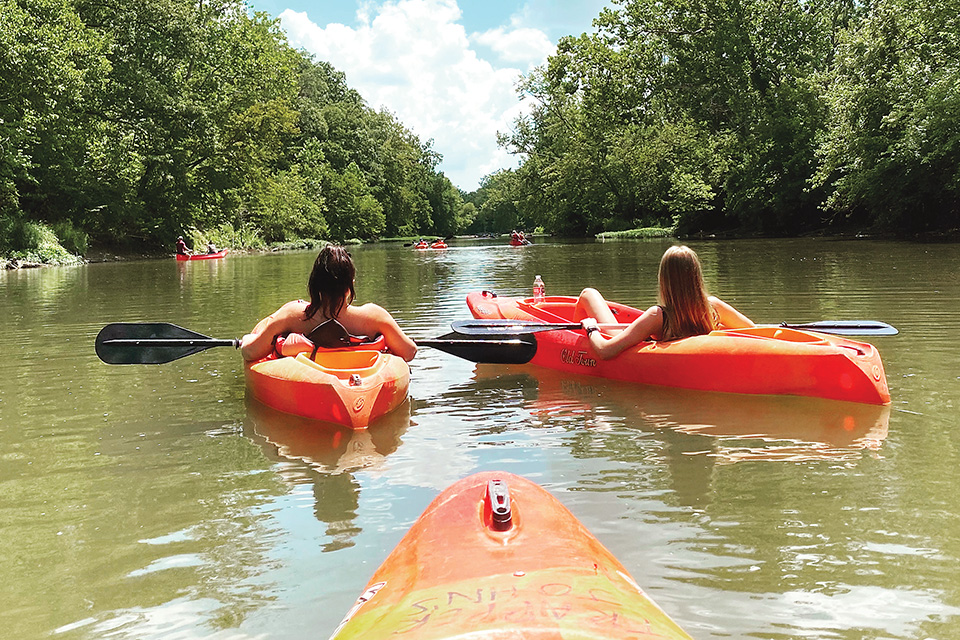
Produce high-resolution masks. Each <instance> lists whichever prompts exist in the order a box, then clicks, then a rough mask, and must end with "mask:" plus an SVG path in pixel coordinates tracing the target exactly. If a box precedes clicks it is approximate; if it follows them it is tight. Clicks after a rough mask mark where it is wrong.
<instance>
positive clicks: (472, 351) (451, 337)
mask: <svg viewBox="0 0 960 640" xmlns="http://www.w3.org/2000/svg"><path fill="white" fill-rule="evenodd" d="M417 345H418V346H422V347H433V348H434V349H440V350H441V351H445V352H447V353H449V354H451V355H454V356H457V357H458V358H463V359H464V360H469V361H470V362H477V363H484V364H525V363H527V362H530V360H531V359H532V358H533V356H534V355H535V354H536V353H537V339H536V338H535V337H534V336H532V335H530V334H522V335H516V334H514V335H502V336H499V337H497V338H496V339H484V338H483V337H482V336H465V335H461V334H458V333H448V334H446V335H443V336H440V337H439V338H437V339H436V340H418V341H417Z"/></svg>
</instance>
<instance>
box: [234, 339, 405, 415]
mask: <svg viewBox="0 0 960 640" xmlns="http://www.w3.org/2000/svg"><path fill="white" fill-rule="evenodd" d="M245 375H246V380H247V387H248V388H249V389H250V391H251V393H252V395H253V397H255V398H256V399H257V400H259V401H260V402H262V403H263V404H265V405H267V406H269V407H272V408H274V409H277V410H279V411H283V412H285V413H291V414H293V415H297V416H303V417H305V418H312V419H314V420H323V421H326V422H332V423H335V424H339V425H343V426H345V427H349V428H351V429H363V428H365V427H367V426H369V425H370V423H371V422H374V421H375V420H377V419H378V418H380V417H381V416H383V415H385V414H387V413H389V412H391V411H393V410H394V409H396V408H397V407H399V406H400V405H401V404H403V402H404V400H406V398H407V391H408V389H409V387H410V368H409V366H407V363H406V362H404V360H403V358H399V357H397V356H395V355H391V354H388V353H382V352H380V351H375V350H370V349H321V350H319V351H318V352H317V355H316V358H315V360H311V359H310V357H309V354H307V353H300V354H298V355H297V356H296V357H277V356H276V355H274V354H271V355H270V356H267V357H266V358H263V359H262V360H258V361H256V362H252V363H251V362H248V363H247V364H246V367H245Z"/></svg>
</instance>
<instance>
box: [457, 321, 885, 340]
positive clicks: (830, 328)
mask: <svg viewBox="0 0 960 640" xmlns="http://www.w3.org/2000/svg"><path fill="white" fill-rule="evenodd" d="M598 326H599V328H600V330H601V331H608V330H612V329H625V328H626V327H628V326H629V325H627V324H601V325H598ZM758 326H761V327H777V328H784V329H797V330H800V331H816V332H818V333H827V334H833V335H841V336H892V335H896V334H897V333H899V331H898V330H897V329H896V328H895V327H893V326H891V325H889V324H887V323H885V322H879V321H876V320H836V321H829V320H823V321H820V322H807V323H800V324H789V323H786V322H782V323H780V324H778V325H758ZM452 327H453V330H454V331H456V332H457V333H460V334H463V335H470V336H478V337H482V336H490V337H494V336H505V335H517V334H524V333H539V332H540V331H576V330H580V329H582V326H581V325H580V323H579V322H537V321H535V320H457V321H456V322H454V323H453V324H452Z"/></svg>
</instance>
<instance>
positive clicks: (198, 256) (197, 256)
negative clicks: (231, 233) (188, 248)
mask: <svg viewBox="0 0 960 640" xmlns="http://www.w3.org/2000/svg"><path fill="white" fill-rule="evenodd" d="M228 251H229V249H224V250H222V251H218V252H216V253H194V254H192V255H184V254H182V253H178V254H177V260H178V261H179V262H187V261H189V260H216V259H218V258H222V257H224V256H225V255H227V252H228Z"/></svg>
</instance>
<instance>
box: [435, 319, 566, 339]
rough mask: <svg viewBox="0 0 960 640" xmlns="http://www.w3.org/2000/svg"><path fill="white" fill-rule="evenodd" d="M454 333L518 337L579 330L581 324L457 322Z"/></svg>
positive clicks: (533, 321)
mask: <svg viewBox="0 0 960 640" xmlns="http://www.w3.org/2000/svg"><path fill="white" fill-rule="evenodd" d="M450 327H451V328H452V329H453V330H454V332H456V333H459V334H460V335H463V336H477V337H483V336H489V337H497V336H517V335H523V334H532V333H538V332H540V331H558V330H561V329H579V328H580V323H579V322H569V323H549V322H537V321H536V320H499V319H497V320H455V321H453V322H451V323H450Z"/></svg>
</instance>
